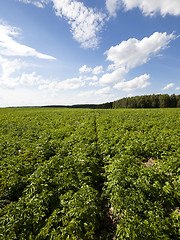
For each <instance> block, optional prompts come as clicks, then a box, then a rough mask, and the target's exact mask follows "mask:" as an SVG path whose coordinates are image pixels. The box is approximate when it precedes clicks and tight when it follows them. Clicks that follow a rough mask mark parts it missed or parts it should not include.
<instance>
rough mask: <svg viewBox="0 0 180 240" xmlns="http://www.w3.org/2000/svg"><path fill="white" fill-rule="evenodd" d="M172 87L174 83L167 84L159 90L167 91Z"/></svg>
mask: <svg viewBox="0 0 180 240" xmlns="http://www.w3.org/2000/svg"><path fill="white" fill-rule="evenodd" d="M173 86H174V83H169V84H167V85H166V86H165V87H164V88H163V89H161V90H167V89H169V88H172V87H173Z"/></svg>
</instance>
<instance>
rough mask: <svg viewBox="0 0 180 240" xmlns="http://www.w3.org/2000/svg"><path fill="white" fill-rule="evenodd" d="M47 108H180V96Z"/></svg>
mask: <svg viewBox="0 0 180 240" xmlns="http://www.w3.org/2000/svg"><path fill="white" fill-rule="evenodd" d="M45 107H59V108H88V109H115V108H179V107H180V95H175V94H173V95H171V96H169V95H168V94H157V95H155V94H153V95H144V96H136V97H127V98H122V99H120V100H117V101H114V102H108V103H103V104H79V105H72V106H64V105H50V106H45Z"/></svg>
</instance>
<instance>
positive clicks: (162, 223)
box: [0, 108, 180, 240]
mask: <svg viewBox="0 0 180 240" xmlns="http://www.w3.org/2000/svg"><path fill="white" fill-rule="evenodd" d="M0 113H1V115H0V130H1V136H0V208H1V210H0V239H2V240H4V239H7V240H13V239H14V240H15V239H16V240H19V239H21V240H28V239H29V240H47V239H53V240H54V239H55V240H56V239H77V240H79V239H82V240H88V239H93V240H94V239H102V240H103V239H113V237H116V239H132V240H139V239H147V240H149V239H152V240H156V239H163V240H165V239H173V240H176V239H179V235H180V232H179V231H180V228H179V227H180V161H179V157H180V141H179V138H180V114H179V113H180V112H179V110H178V109H161V110H160V109H159V110H156V109H154V110H127V109H126V110H83V109H78V110H77V109H73V110H72V109H58V108H34V109H33V108H29V109H25V108H19V109H14V108H12V109H1V111H0Z"/></svg>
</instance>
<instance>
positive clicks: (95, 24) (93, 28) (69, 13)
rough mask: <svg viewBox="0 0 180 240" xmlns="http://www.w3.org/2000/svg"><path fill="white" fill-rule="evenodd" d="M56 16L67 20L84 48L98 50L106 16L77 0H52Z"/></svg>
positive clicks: (73, 33) (74, 35)
mask: <svg viewBox="0 0 180 240" xmlns="http://www.w3.org/2000/svg"><path fill="white" fill-rule="evenodd" d="M52 2H53V3H54V9H55V10H56V15H57V16H60V17H64V18H65V19H67V21H68V23H69V24H70V26H71V32H72V35H73V37H74V39H75V40H76V41H78V42H79V43H81V46H82V47H84V48H96V47H97V46H98V43H99V39H98V36H97V34H98V32H100V31H101V29H102V27H103V24H104V21H105V20H104V19H105V15H104V14H103V13H100V12H96V11H95V10H94V9H92V8H88V7H86V6H85V5H84V3H82V2H78V1H76V0H52Z"/></svg>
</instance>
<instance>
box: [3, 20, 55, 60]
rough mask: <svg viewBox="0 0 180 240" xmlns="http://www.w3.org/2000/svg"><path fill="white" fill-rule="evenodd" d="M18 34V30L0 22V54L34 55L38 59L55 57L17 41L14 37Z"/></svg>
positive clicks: (52, 58)
mask: <svg viewBox="0 0 180 240" xmlns="http://www.w3.org/2000/svg"><path fill="white" fill-rule="evenodd" d="M19 35H20V30H19V29H18V28H16V27H12V26H10V25H7V24H2V23H1V22H0V54H1V55H5V56H19V57H36V58H40V59H47V60H54V59H55V58H54V57H52V56H49V55H46V54H43V53H40V52H37V51H36V50H35V49H34V48H31V47H28V46H26V45H23V44H20V43H18V42H17V41H16V40H15V39H14V38H15V37H17V36H19Z"/></svg>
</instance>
